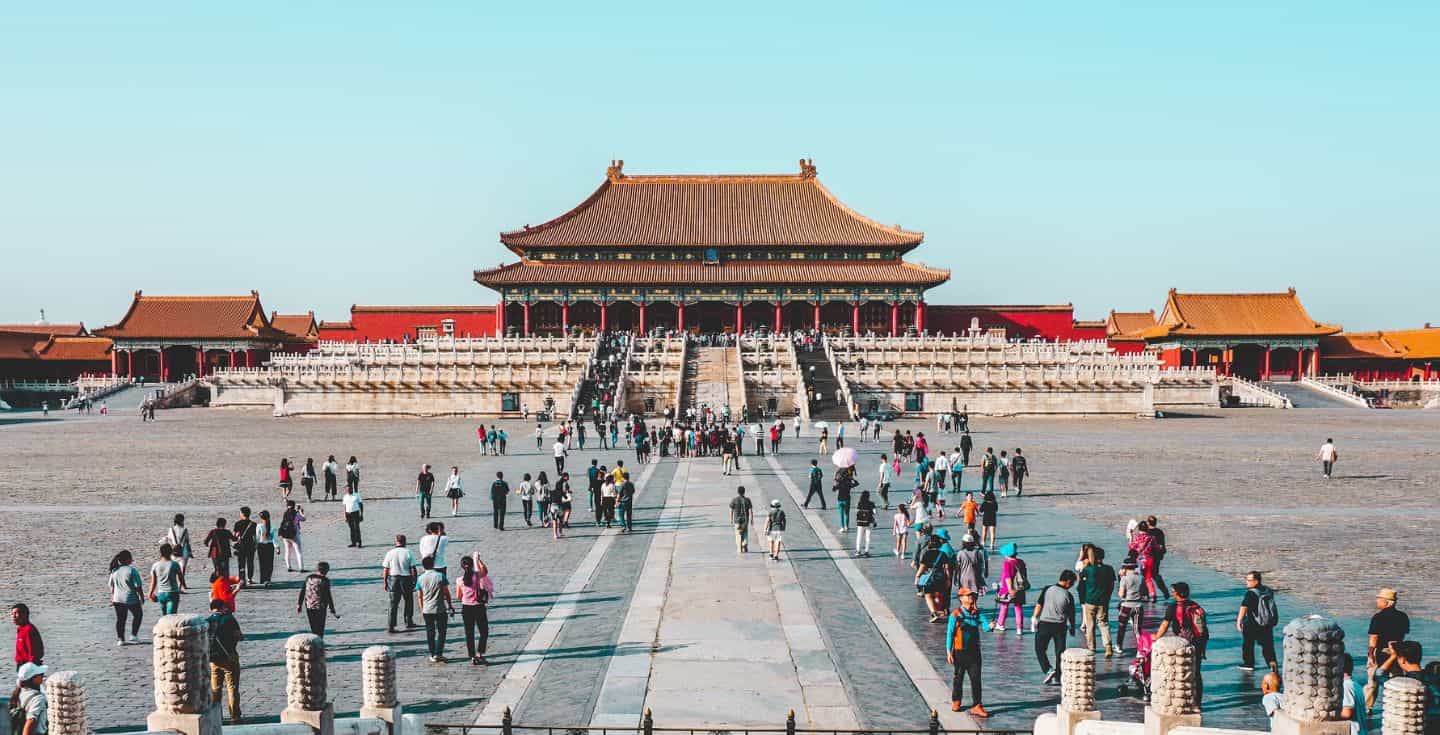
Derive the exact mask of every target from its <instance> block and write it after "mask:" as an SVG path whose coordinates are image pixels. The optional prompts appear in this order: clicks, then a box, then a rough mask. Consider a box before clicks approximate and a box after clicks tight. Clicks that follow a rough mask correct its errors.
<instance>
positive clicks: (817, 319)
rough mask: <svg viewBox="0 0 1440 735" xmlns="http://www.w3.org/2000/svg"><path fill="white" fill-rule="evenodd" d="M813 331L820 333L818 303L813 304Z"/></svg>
mask: <svg viewBox="0 0 1440 735" xmlns="http://www.w3.org/2000/svg"><path fill="white" fill-rule="evenodd" d="M815 331H817V332H818V331H820V302H819V301H816V302H815Z"/></svg>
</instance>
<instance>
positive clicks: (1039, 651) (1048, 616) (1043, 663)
mask: <svg viewBox="0 0 1440 735" xmlns="http://www.w3.org/2000/svg"><path fill="white" fill-rule="evenodd" d="M1074 584H1075V570H1073V569H1066V570H1063V571H1061V572H1060V579H1059V580H1057V581H1056V582H1055V584H1052V585H1049V586H1047V587H1045V588H1044V589H1042V590H1040V594H1039V595H1038V596H1037V597H1036V599H1035V612H1034V613H1033V614H1032V616H1031V625H1032V627H1034V629H1035V659H1036V660H1037V661H1039V662H1040V671H1042V672H1044V674H1045V683H1046V684H1055V685H1058V684H1059V683H1060V657H1061V656H1062V655H1063V654H1064V653H1065V645H1066V642H1067V641H1066V638H1065V636H1066V633H1067V630H1068V633H1069V635H1075V598H1073V597H1071V596H1070V587H1071V585H1074ZM1048 648H1054V649H1055V665H1054V666H1053V667H1052V666H1051V665H1050V657H1049V656H1047V655H1046V649H1048Z"/></svg>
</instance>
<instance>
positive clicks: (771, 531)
mask: <svg viewBox="0 0 1440 735" xmlns="http://www.w3.org/2000/svg"><path fill="white" fill-rule="evenodd" d="M765 536H766V538H768V539H770V559H771V560H773V561H780V544H781V543H783V542H784V541H785V511H783V510H781V509H780V500H779V499H778V498H777V499H775V500H771V501H770V515H768V516H766V518H765Z"/></svg>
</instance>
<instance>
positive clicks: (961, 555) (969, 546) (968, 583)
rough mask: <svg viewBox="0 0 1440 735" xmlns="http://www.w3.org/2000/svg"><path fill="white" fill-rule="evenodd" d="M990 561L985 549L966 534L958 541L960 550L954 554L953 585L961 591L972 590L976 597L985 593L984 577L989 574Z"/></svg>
mask: <svg viewBox="0 0 1440 735" xmlns="http://www.w3.org/2000/svg"><path fill="white" fill-rule="evenodd" d="M989 567H990V559H989V558H988V557H987V556H986V555H985V549H984V547H982V546H981V545H980V543H979V541H977V540H976V539H975V536H973V535H971V534H969V533H966V534H965V535H964V536H963V537H961V539H960V550H959V551H957V552H955V584H956V585H957V586H959V587H961V588H963V589H970V590H974V591H975V593H976V594H977V595H978V594H979V593H981V592H984V591H985V577H986V576H987V575H989V573H990V568H989Z"/></svg>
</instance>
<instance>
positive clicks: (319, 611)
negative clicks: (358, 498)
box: [295, 493, 349, 637]
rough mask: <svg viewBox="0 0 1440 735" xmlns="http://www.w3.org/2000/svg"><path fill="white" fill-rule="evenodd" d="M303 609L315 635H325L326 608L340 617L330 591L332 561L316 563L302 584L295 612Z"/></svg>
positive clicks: (337, 617)
mask: <svg viewBox="0 0 1440 735" xmlns="http://www.w3.org/2000/svg"><path fill="white" fill-rule="evenodd" d="M346 494H347V495H348V494H349V493H346ZM302 609H303V610H304V611H305V618H306V619H307V620H308V621H309V623H310V632H311V633H312V634H314V635H318V636H322V637H323V636H324V635H325V611H326V610H329V611H330V614H331V615H334V616H335V619H336V620H339V619H340V613H338V612H336V611H335V597H334V595H332V594H331V593H330V562H328V561H322V562H320V563H319V564H316V565H315V572H314V573H313V574H311V575H310V576H308V577H306V578H305V583H304V584H302V585H300V596H299V597H298V598H296V600H295V612H297V613H298V612H300V611H301V610H302Z"/></svg>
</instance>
